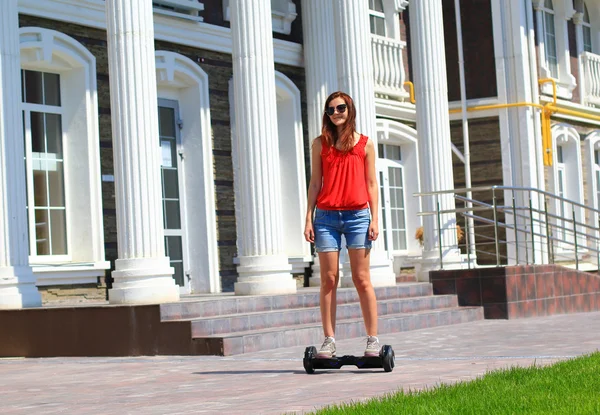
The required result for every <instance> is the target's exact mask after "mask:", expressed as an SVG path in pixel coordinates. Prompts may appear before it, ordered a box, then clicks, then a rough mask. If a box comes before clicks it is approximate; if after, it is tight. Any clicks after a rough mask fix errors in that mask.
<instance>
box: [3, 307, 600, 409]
mask: <svg viewBox="0 0 600 415" xmlns="http://www.w3.org/2000/svg"><path fill="white" fill-rule="evenodd" d="M0 335H1V334H0ZM382 341H383V342H384V343H386V344H391V345H392V346H393V347H394V349H395V351H396V368H395V369H394V371H393V372H391V373H384V372H383V371H381V370H358V369H356V368H355V367H354V366H344V367H343V368H342V369H340V370H331V371H317V373H316V374H315V375H307V374H306V373H305V372H304V369H303V367H302V355H303V352H304V348H305V347H304V346H303V347H294V348H290V349H286V350H277V351H268V352H259V353H252V354H246V355H242V356H235V357H227V358H223V357H212V356H206V357H181V356H173V357H165V356H160V357H136V358H52V359H0V413H2V414H5V415H6V414H31V413H35V414H55V413H68V414H283V413H303V412H310V411H313V410H314V409H317V408H321V407H323V406H326V405H330V404H333V403H340V402H349V401H355V400H362V399H366V398H369V397H373V396H377V395H382V394H384V393H387V392H393V391H395V390H398V389H401V388H403V389H405V390H408V389H412V390H415V389H422V388H427V387H432V386H435V385H437V384H439V383H440V382H445V383H451V382H456V381H461V380H469V379H473V378H475V377H477V376H480V375H483V374H485V373H486V372H487V371H489V370H494V369H498V368H503V367H510V366H529V365H531V364H533V363H536V364H549V363H553V362H555V361H557V360H561V359H566V358H570V357H574V356H578V355H581V354H584V353H590V352H593V351H596V350H599V349H600V313H587V314H572V315H562V316H552V317H543V318H534V319H527V320H512V321H507V320H485V321H479V322H475V323H467V324H461V325H456V326H447V327H438V328H434V329H425V330H418V331H413V332H408V333H399V334H394V335H385V336H382ZM363 347H364V340H359V339H351V340H341V339H340V340H338V354H339V355H342V354H358V353H361V352H362V351H363V350H362V349H363Z"/></svg>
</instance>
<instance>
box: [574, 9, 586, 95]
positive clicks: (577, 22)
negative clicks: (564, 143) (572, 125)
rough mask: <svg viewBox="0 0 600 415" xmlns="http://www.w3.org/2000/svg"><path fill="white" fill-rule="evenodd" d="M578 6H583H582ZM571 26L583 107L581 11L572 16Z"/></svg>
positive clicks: (584, 88) (583, 74)
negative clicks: (573, 27)
mask: <svg viewBox="0 0 600 415" xmlns="http://www.w3.org/2000/svg"><path fill="white" fill-rule="evenodd" d="M579 6H583V5H582V4H581V5H579ZM573 24H574V25H575V45H576V48H577V51H576V56H577V57H578V59H577V73H578V79H577V81H578V84H579V85H578V87H579V103H580V104H582V105H585V94H586V83H585V81H586V79H585V78H586V73H585V67H584V65H583V59H582V58H581V54H582V53H584V52H585V50H584V45H583V10H578V11H577V12H576V13H575V14H574V15H573Z"/></svg>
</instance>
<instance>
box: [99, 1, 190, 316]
mask: <svg viewBox="0 0 600 415" xmlns="http://www.w3.org/2000/svg"><path fill="white" fill-rule="evenodd" d="M106 19H107V38H108V57H109V59H108V62H109V73H110V102H111V114H112V119H111V121H112V133H113V151H114V174H115V197H116V207H117V238H118V249H119V259H117V260H116V261H115V271H113V273H112V276H113V279H114V283H113V288H112V289H111V290H109V301H110V302H111V303H115V304H144V303H162V302H169V301H177V300H179V287H177V285H176V284H175V281H174V280H173V278H172V274H173V268H171V266H170V264H169V258H167V257H166V256H165V248H164V231H163V210H162V203H161V198H162V196H161V195H162V193H161V192H162V188H161V179H160V152H159V150H160V146H159V139H158V108H157V107H158V101H157V97H156V69H155V60H154V26H153V20H152V3H151V2H149V1H147V0H107V1H106Z"/></svg>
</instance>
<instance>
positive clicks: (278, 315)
mask: <svg viewBox="0 0 600 415" xmlns="http://www.w3.org/2000/svg"><path fill="white" fill-rule="evenodd" d="M456 306H458V301H457V299H456V296H453V295H439V296H422V297H406V298H394V299H387V300H378V301H377V314H378V315H379V316H384V315H388V314H398V313H410V312H415V311H422V310H433V309H437V308H448V307H456ZM352 318H362V312H361V309H360V304H359V303H358V302H355V303H345V304H340V305H338V307H337V319H338V320H346V319H352ZM320 321H321V312H320V308H319V307H318V306H317V307H304V308H291V309H283V310H274V311H264V312H254V313H245V314H231V315H225V316H218V317H204V318H198V319H194V320H191V322H192V336H193V337H201V336H209V335H214V334H225V333H235V332H240V331H250V330H261V329H266V328H269V327H285V326H293V325H301V324H311V323H320Z"/></svg>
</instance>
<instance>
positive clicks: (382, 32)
mask: <svg viewBox="0 0 600 415" xmlns="http://www.w3.org/2000/svg"><path fill="white" fill-rule="evenodd" d="M369 20H370V23H371V33H372V34H374V35H377V36H384V37H385V36H387V30H386V28H385V11H384V10H383V1H382V0H369Z"/></svg>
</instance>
